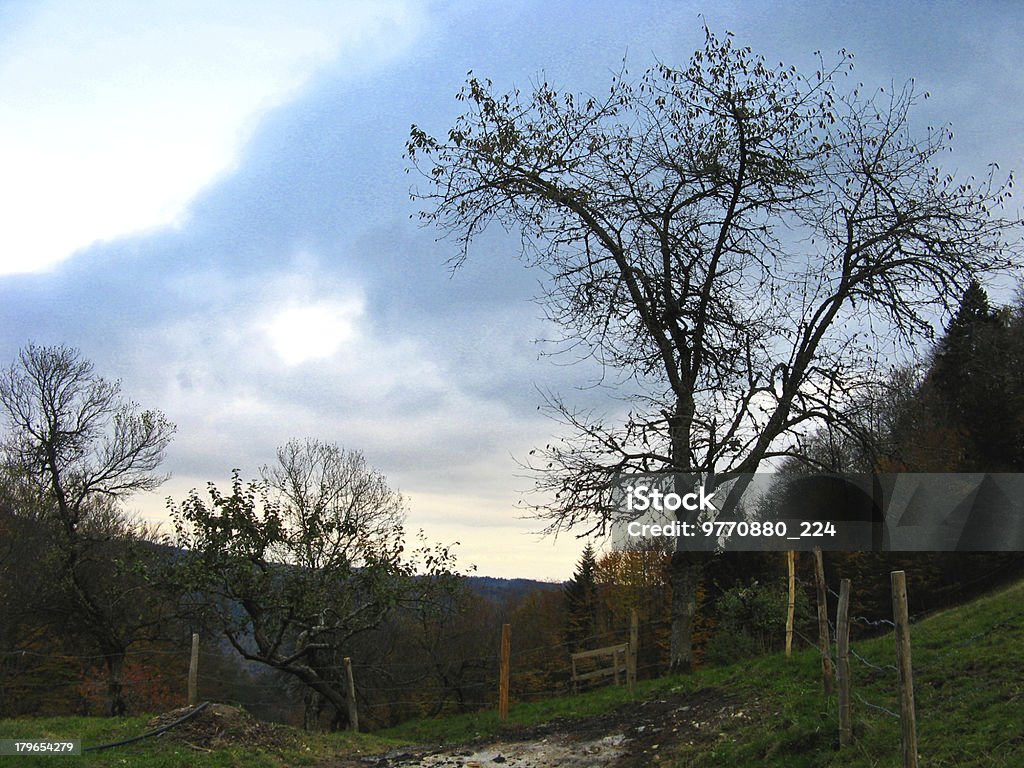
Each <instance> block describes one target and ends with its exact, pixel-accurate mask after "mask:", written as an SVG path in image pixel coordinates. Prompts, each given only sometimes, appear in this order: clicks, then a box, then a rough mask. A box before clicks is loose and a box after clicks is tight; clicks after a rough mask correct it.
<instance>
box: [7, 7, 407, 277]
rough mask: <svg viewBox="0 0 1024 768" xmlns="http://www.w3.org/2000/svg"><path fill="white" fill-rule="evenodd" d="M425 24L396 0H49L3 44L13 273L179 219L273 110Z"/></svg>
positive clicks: (397, 46) (395, 45)
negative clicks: (338, 67) (336, 65)
mask: <svg viewBox="0 0 1024 768" xmlns="http://www.w3.org/2000/svg"><path fill="white" fill-rule="evenodd" d="M11 23H15V22H11ZM417 28H418V22H417V17H416V14H415V13H413V12H411V11H410V10H409V9H408V7H406V5H405V4H402V3H395V2H359V3H357V2H349V3H345V4H340V5H339V4H324V3H315V2H305V3H289V4H288V5H287V6H284V5H281V4H279V3H267V2H256V3H246V4H245V5H244V6H243V5H211V4H209V3H203V2H173V3H172V2H147V3H144V4H128V5H125V4H124V3H115V2H100V3H89V4H83V3H76V2H66V1H59V0H54V1H51V2H48V3H43V4H40V5H39V6H38V7H37V8H36V9H35V12H34V13H33V14H31V15H29V16H28V17H22V18H21V19H20V20H19V22H18V23H17V29H16V30H14V31H13V32H10V33H9V35H8V39H7V40H6V42H5V45H4V47H3V49H0V51H2V52H0V103H3V104H4V120H3V121H2V123H0V167H2V168H3V169H4V173H3V177H2V179H0V209H2V210H4V211H5V214H6V215H5V226H4V231H3V232H2V233H0V245H2V247H0V274H2V273H15V272H28V271H38V270H40V269H46V268H49V267H52V266H53V265H54V264H56V263H57V262H59V261H61V260H62V259H64V258H66V257H67V256H69V255H70V254H71V253H72V252H73V251H75V250H77V249H79V248H82V247H84V246H86V245H89V244H90V243H93V242H96V241H103V240H110V239H112V238H115V237H118V236H121V235H124V234H126V233H129V232H138V231H144V230H146V229H150V228H153V227H158V226H168V225H175V226H182V225H183V224H184V217H185V214H186V208H187V205H188V203H189V201H190V200H191V199H192V198H193V197H194V196H195V194H196V192H197V191H198V190H199V189H201V188H203V187H205V186H207V185H209V184H210V183H211V182H212V181H213V180H214V179H216V178H218V177H221V176H223V175H224V174H225V173H227V172H229V171H230V170H231V169H232V168H233V167H234V166H235V164H236V162H237V160H238V152H239V149H240V147H241V146H242V145H243V143H244V141H245V140H246V138H247V137H248V136H249V135H250V133H251V131H252V129H253V128H254V126H256V125H257V121H258V118H259V117H260V116H261V115H262V114H265V113H266V112H267V111H268V110H270V109H272V108H275V107H278V106H280V105H281V104H282V103H284V102H286V101H288V100H289V99H291V98H294V96H295V94H296V93H298V91H299V89H300V88H302V87H303V85H304V84H305V83H306V82H307V81H308V80H309V78H310V77H311V76H312V75H313V74H315V73H316V72H317V71H319V70H321V69H322V68H324V67H325V66H327V65H328V64H330V63H332V62H337V61H338V60H344V61H346V62H348V63H350V64H351V63H352V62H354V61H360V62H361V63H360V66H365V65H366V62H367V61H369V60H377V61H379V60H381V59H386V58H387V57H390V56H393V55H394V54H395V53H397V52H398V51H400V50H402V48H403V47H404V46H406V45H407V44H408V43H409V42H410V41H411V40H412V39H413V38H414V37H415V34H416V31H417ZM55 214H56V215H57V216H58V217H59V220H60V225H59V226H53V225H52V219H53V217H54V215H55Z"/></svg>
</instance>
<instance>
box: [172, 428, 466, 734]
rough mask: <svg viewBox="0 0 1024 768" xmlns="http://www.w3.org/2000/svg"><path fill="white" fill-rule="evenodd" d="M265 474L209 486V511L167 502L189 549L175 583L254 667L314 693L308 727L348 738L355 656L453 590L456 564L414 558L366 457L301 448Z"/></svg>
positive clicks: (202, 505) (427, 554)
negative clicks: (420, 569)
mask: <svg viewBox="0 0 1024 768" xmlns="http://www.w3.org/2000/svg"><path fill="white" fill-rule="evenodd" d="M263 474H264V481H263V482H250V483H243V481H242V480H241V477H240V474H239V472H238V471H237V470H236V471H235V472H234V474H233V476H232V482H231V491H230V493H229V494H227V495H225V494H222V493H221V492H220V491H219V490H218V489H217V487H216V486H215V485H214V484H212V483H211V484H210V485H209V501H205V500H204V499H203V498H202V497H201V496H200V494H199V493H198V492H197V491H194V490H193V491H192V493H191V494H190V495H189V497H188V498H187V499H186V500H185V501H184V502H183V503H182V504H181V505H180V506H178V505H176V504H174V503H173V502H168V504H169V507H170V512H171V516H172V518H173V519H174V521H175V527H176V530H177V534H178V536H177V543H178V545H179V546H182V547H183V548H185V549H186V550H187V554H186V556H185V558H184V560H183V561H182V562H181V563H179V564H178V565H177V566H176V567H175V578H176V579H177V580H178V582H177V583H178V586H179V588H184V589H186V590H187V591H188V593H189V594H192V595H198V596H199V599H200V600H201V601H202V602H203V604H204V606H205V608H206V609H207V610H208V611H209V612H210V613H211V614H212V616H213V618H214V619H215V621H216V622H217V625H218V626H219V627H220V629H221V631H222V632H223V633H224V636H225V637H226V638H227V639H228V641H229V642H230V643H231V645H232V646H233V647H234V648H235V649H236V650H237V651H238V653H240V654H241V655H242V656H243V657H244V658H245V659H248V660H250V661H257V662H260V663H262V664H266V665H267V666H270V667H272V668H274V669H277V670H280V671H282V672H285V673H287V674H289V675H292V676H293V677H295V678H296V679H297V680H299V681H300V682H301V683H302V684H303V685H305V686H306V687H307V689H308V691H309V694H308V695H307V698H306V726H307V728H314V727H316V726H317V724H318V723H319V719H320V713H321V710H322V709H323V708H324V706H327V707H329V708H330V712H331V717H330V725H331V727H332V728H339V727H341V726H343V725H344V724H345V723H346V722H349V721H350V717H351V713H349V712H348V706H347V701H346V678H345V676H344V666H343V663H342V662H343V657H344V656H345V655H346V648H347V647H349V646H350V645H351V642H352V640H353V639H354V638H355V637H356V636H358V635H361V634H364V633H367V632H370V631H372V630H375V629H377V628H378V627H380V626H381V625H382V623H383V622H384V620H385V619H386V618H387V617H388V616H389V615H390V614H391V612H392V611H393V610H394V609H395V608H397V607H398V606H400V605H402V604H412V603H416V602H419V601H424V600H428V599H430V597H431V596H432V595H433V594H434V592H435V590H437V589H438V588H439V587H441V586H448V585H449V584H450V583H451V582H452V580H453V579H454V573H453V571H452V567H453V558H452V556H451V555H450V553H449V552H448V550H447V549H445V548H443V547H434V548H433V549H428V548H423V549H421V550H420V551H419V552H418V559H417V558H414V559H409V558H407V557H405V556H404V546H405V544H404V532H403V529H402V523H403V521H404V519H405V502H404V500H403V499H402V497H401V495H400V494H398V493H397V492H395V491H393V490H392V489H391V488H390V487H389V486H388V484H387V482H386V480H385V478H384V477H383V475H381V474H380V473H379V472H378V471H376V470H374V469H372V468H371V467H369V466H368V465H367V464H366V461H365V459H364V458H363V456H362V454H360V453H357V452H350V451H346V450H344V449H342V448H339V447H338V446H335V445H329V444H324V443H320V442H317V441H311V440H307V441H305V442H295V441H293V442H290V443H288V444H287V445H286V446H284V447H283V448H281V449H280V450H279V451H278V464H277V465H276V466H274V467H271V468H266V469H265V470H264V472H263ZM418 561H421V562H418ZM419 564H422V565H423V566H424V568H425V572H424V573H421V574H417V572H416V570H417V565H419Z"/></svg>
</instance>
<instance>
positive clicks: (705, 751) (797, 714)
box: [0, 582, 1024, 768]
mask: <svg viewBox="0 0 1024 768" xmlns="http://www.w3.org/2000/svg"><path fill="white" fill-rule="evenodd" d="M911 639H912V643H913V650H912V653H913V662H914V673H915V677H914V686H915V698H916V703H917V723H918V746H919V752H920V754H921V760H922V765H927V766H929V768H942V767H949V768H953V766H956V767H957V768H993V767H997V766H1007V767H1009V766H1024V726H1022V720H1024V656H1022V654H1021V649H1022V648H1024V582H1021V583H1019V584H1016V585H1014V586H1012V587H1010V588H1008V589H1006V590H1003V591H1001V592H999V593H995V594H992V595H989V596H987V597H984V598H982V599H980V600H977V601H975V602H973V603H971V604H969V605H966V606H963V607H960V608H957V609H953V610H950V611H947V612H945V613H942V614H938V615H935V616H932V617H930V618H928V619H926V620H924V621H922V622H920V623H918V624H916V625H914V627H913V629H912V632H911ZM852 647H853V650H854V651H856V653H857V654H859V656H860V657H861V658H862V659H863V660H864V661H862V660H861V659H857V658H852V659H851V673H852V679H853V692H854V698H853V727H854V744H853V745H852V746H851V747H849V748H847V749H844V750H842V751H840V750H838V749H837V745H838V738H837V732H838V725H837V723H838V715H837V707H836V698H835V696H834V695H833V696H832V697H828V698H826V697H825V695H824V694H823V692H822V688H821V681H820V664H819V660H818V656H817V654H816V652H815V651H813V650H807V651H801V652H798V653H795V654H794V655H793V657H792V658H790V659H787V658H785V657H784V656H781V655H780V656H771V657H764V658H761V659H755V660H752V661H750V662H748V663H744V664H740V665H736V666H732V667H723V668H718V669H707V670H703V671H701V672H699V673H697V674H694V675H689V676H684V677H672V678H663V679H660V680H653V681H643V682H641V683H640V684H639V686H638V698H640V699H643V698H657V697H663V696H666V695H669V694H680V695H685V694H688V693H699V692H700V691H707V690H711V689H713V690H715V691H717V692H721V693H723V694H726V695H728V696H730V697H731V699H732V700H733V701H739V702H741V705H740V706H739V709H738V713H736V714H735V716H732V717H730V718H727V719H725V720H723V721H721V722H719V723H717V724H716V729H715V733H712V734H710V736H707V735H706V737H705V738H704V739H703V740H701V741H699V743H698V744H695V745H690V744H688V743H687V742H688V739H686V738H680V739H679V741H678V742H676V743H663V744H662V745H661V749H660V750H659V754H660V761H659V765H662V766H693V767H694V768H711V767H712V766H721V765H729V766H730V768H740V767H741V766H769V767H771V766H777V767H778V768H782V766H785V767H786V768H801V767H807V768H811V767H812V766H813V767H814V768H878V767H888V766H893V767H894V768H895V767H897V766H900V765H901V761H900V728H899V720H898V718H896V717H894V716H893V715H892V714H891V713H892V712H895V711H897V710H898V706H899V705H898V702H897V699H896V693H895V687H896V684H895V678H896V673H895V670H894V669H893V668H892V665H893V664H894V663H895V646H894V642H893V638H892V636H891V635H888V636H883V637H878V638H875V639H871V640H865V641H860V642H854V643H853V646H852ZM865 662H867V663H865ZM629 700H630V699H629V696H628V694H627V693H626V691H625V690H624V689H622V688H613V687H609V688H605V689H601V690H597V691H592V692H589V693H586V694H581V695H579V696H570V697H564V698H559V699H550V700H546V701H541V702H536V703H529V704H513V706H512V708H511V710H510V717H509V720H508V721H507V722H506V723H501V722H499V721H498V719H497V716H496V714H495V713H494V712H480V713H475V714H469V715H460V716H451V717H445V718H437V719H431V720H420V721H414V722H409V723H404V724H402V725H399V726H397V727H395V728H392V729H389V730H387V731H383V732H379V733H377V734H369V735H352V734H303V735H302V737H301V741H300V742H299V743H297V744H296V746H294V747H290V748H285V749H276V750H273V751H268V750H264V749H258V748H233V749H224V750H218V751H216V752H209V753H206V752H197V751H194V750H192V749H190V748H188V747H187V746H184V745H179V744H175V743H171V742H166V741H159V740H147V741H144V742H140V743H137V744H133V745H130V746H127V747H122V748H117V749H114V750H110V751H106V752H99V753H91V754H87V755H83V756H82V757H44V758H10V759H5V758H2V757H0V768H3V766H4V765H5V760H6V764H11V765H14V764H17V765H19V766H20V765H26V766H31V765H52V764H66V763H68V762H71V763H73V764H74V765H76V766H82V767H83V768H86V767H88V768H92V766H125V765H130V766H141V767H142V768H165V767H166V768H172V767H174V768H177V767H178V766H197V768H207V767H209V768H220V767H221V766H254V767H255V768H263V767H266V768H281V767H282V766H286V765H287V766H299V765H311V766H315V765H327V764H330V763H331V761H332V759H333V758H335V757H337V756H339V755H344V754H349V755H351V754H353V753H356V752H363V753H366V752H379V751H383V750H386V749H388V748H390V747H393V746H396V745H399V744H408V743H428V744H445V743H458V742H461V741H466V740H469V739H477V738H490V737H495V738H500V737H501V736H502V735H503V734H507V733H508V732H509V731H510V730H515V729H517V728H522V727H529V726H533V725H537V724H539V723H543V722H546V721H548V720H551V719H553V718H582V717H589V716H594V715H601V714H604V713H607V712H609V711H611V710H613V709H615V708H616V707H619V706H622V705H624V704H626V703H628V702H629ZM146 720H147V718H144V717H142V718H126V719H121V720H108V719H99V718H35V719H29V720H7V721H0V738H13V737H29V738H67V737H77V738H80V739H81V740H82V742H83V744H84V745H86V746H88V745H94V744H103V743H109V742H113V741H118V740H120V739H124V738H128V737H130V736H134V735H136V734H139V733H142V732H144V731H145V730H147V728H146ZM681 730H683V729H682V728H681ZM680 736H683V734H682V733H680ZM709 738H710V742H709Z"/></svg>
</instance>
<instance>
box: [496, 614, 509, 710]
mask: <svg viewBox="0 0 1024 768" xmlns="http://www.w3.org/2000/svg"><path fill="white" fill-rule="evenodd" d="M511 652H512V625H511V624H502V625H501V672H500V678H499V681H498V719H499V720H507V719H508V663H509V656H510V654H511Z"/></svg>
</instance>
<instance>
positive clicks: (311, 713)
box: [302, 690, 324, 731]
mask: <svg viewBox="0 0 1024 768" xmlns="http://www.w3.org/2000/svg"><path fill="white" fill-rule="evenodd" d="M304 699H305V701H304V702H303V703H304V704H305V710H304V712H303V715H302V727H303V728H304V729H305V730H307V731H318V730H320V713H321V712H323V709H324V697H323V696H321V695H320V694H319V693H317V692H316V691H314V690H308V691H306V695H305V697H304Z"/></svg>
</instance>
